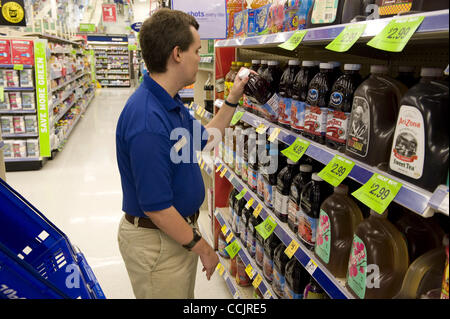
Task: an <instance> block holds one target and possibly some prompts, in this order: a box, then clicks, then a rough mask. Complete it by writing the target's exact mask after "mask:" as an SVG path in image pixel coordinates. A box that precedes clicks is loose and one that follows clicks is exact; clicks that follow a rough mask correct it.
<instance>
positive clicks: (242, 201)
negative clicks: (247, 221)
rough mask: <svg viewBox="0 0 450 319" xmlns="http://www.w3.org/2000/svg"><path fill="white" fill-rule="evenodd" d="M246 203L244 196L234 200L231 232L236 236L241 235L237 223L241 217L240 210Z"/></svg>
mask: <svg viewBox="0 0 450 319" xmlns="http://www.w3.org/2000/svg"><path fill="white" fill-rule="evenodd" d="M246 203H247V201H246V200H245V198H244V197H242V198H241V199H239V200H237V199H236V201H235V202H234V222H233V225H234V226H233V227H234V228H233V233H234V235H235V236H236V237H237V238H240V237H241V233H240V230H241V229H240V227H239V224H240V222H241V217H242V210H243V209H244V206H245V204H246ZM242 235H243V234H242Z"/></svg>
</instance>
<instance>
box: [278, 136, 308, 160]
mask: <svg viewBox="0 0 450 319" xmlns="http://www.w3.org/2000/svg"><path fill="white" fill-rule="evenodd" d="M309 144H310V143H309V142H308V141H305V140H302V139H301V138H299V137H297V139H296V140H295V141H294V143H292V144H291V145H290V146H289V147H288V148H286V149H285V150H283V151H281V154H283V155H284V156H286V157H287V158H289V159H290V160H291V161H293V162H298V160H299V159H300V158H301V157H302V156H303V154H305V152H306V150H307V149H308V147H309Z"/></svg>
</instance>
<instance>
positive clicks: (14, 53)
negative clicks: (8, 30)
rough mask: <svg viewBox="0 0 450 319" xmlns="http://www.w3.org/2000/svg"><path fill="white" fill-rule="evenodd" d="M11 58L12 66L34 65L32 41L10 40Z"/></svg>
mask: <svg viewBox="0 0 450 319" xmlns="http://www.w3.org/2000/svg"><path fill="white" fill-rule="evenodd" d="M11 58H12V63H13V64H27V65H34V54H33V41H32V40H15V39H13V40H11Z"/></svg>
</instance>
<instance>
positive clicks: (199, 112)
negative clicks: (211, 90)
mask: <svg viewBox="0 0 450 319" xmlns="http://www.w3.org/2000/svg"><path fill="white" fill-rule="evenodd" d="M202 110H203V108H202V107H201V106H199V107H198V108H197V111H196V112H195V113H196V114H197V115H198V116H200V114H202Z"/></svg>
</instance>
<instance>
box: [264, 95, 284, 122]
mask: <svg viewBox="0 0 450 319" xmlns="http://www.w3.org/2000/svg"><path fill="white" fill-rule="evenodd" d="M279 101H280V97H279V96H278V95H277V94H276V93H275V94H274V95H273V96H272V97H271V98H270V99H269V101H267V102H266V104H264V105H262V106H261V108H262V109H263V110H265V111H267V112H269V115H270V116H271V117H277V118H278V111H279V110H278V109H279V103H280V102H279Z"/></svg>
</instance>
